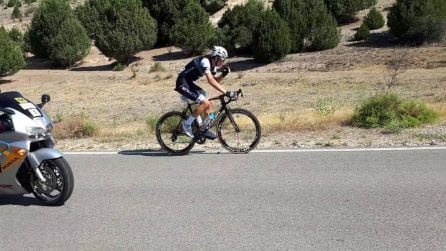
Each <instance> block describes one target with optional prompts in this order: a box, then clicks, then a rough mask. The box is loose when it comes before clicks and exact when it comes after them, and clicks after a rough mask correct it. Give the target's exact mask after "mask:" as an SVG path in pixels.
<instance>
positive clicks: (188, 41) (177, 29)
mask: <svg viewBox="0 0 446 251" xmlns="http://www.w3.org/2000/svg"><path fill="white" fill-rule="evenodd" d="M171 38H172V42H173V43H174V45H176V46H178V47H180V48H182V49H183V50H185V51H186V52H188V53H191V54H200V53H202V52H203V51H204V50H205V49H207V48H209V47H211V45H212V44H213V43H214V42H215V41H216V39H217V34H216V32H215V29H214V28H213V27H212V25H211V23H210V22H209V15H208V14H207V13H206V11H205V10H204V9H203V7H201V5H200V4H199V3H198V2H197V1H196V0H188V1H187V5H186V7H185V8H184V10H183V11H182V12H181V14H180V17H178V18H177V19H175V25H174V26H173V27H172V32H171Z"/></svg>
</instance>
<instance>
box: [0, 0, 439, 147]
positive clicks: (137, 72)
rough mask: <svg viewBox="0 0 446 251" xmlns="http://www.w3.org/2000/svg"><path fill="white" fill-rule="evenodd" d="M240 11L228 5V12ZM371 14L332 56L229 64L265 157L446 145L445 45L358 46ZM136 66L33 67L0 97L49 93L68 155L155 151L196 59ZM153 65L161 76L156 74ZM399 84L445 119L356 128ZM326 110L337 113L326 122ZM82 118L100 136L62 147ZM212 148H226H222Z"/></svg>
mask: <svg viewBox="0 0 446 251" xmlns="http://www.w3.org/2000/svg"><path fill="white" fill-rule="evenodd" d="M241 1H243V0H238V1H235V0H234V1H231V0H230V1H229V2H228V6H233V5H234V4H236V3H239V2H241ZM393 2H394V0H380V1H379V2H378V4H377V8H378V9H379V10H380V11H382V12H383V13H385V12H386V10H387V8H388V7H389V6H391V5H392V3H393ZM34 5H35V4H33V5H32V6H34ZM32 6H31V7H32ZM31 7H30V8H31ZM22 8H28V7H26V6H24V7H22ZM8 11H10V10H8V9H6V10H4V9H2V10H0V24H3V25H6V26H7V27H12V26H14V25H19V26H20V27H22V28H25V27H26V24H27V23H29V20H30V18H29V17H28V18H24V20H23V21H22V22H15V21H12V20H11V19H10V18H9V16H10V14H8ZM11 11H12V10H11ZM221 14H222V12H218V13H216V15H214V16H213V17H211V20H214V22H215V20H217V19H218V18H219V16H221ZM366 14H367V11H362V12H360V13H359V15H358V17H359V20H358V21H357V22H355V23H352V24H349V25H344V26H341V27H340V29H341V33H342V43H341V44H340V45H339V46H338V47H337V48H335V49H332V50H327V51H321V52H311V53H300V54H291V55H288V56H287V57H286V58H285V59H283V60H281V61H279V62H275V63H272V64H268V65H260V64H256V63H254V61H253V60H252V59H251V58H244V57H235V58H231V59H230V60H229V64H230V66H231V68H232V69H233V73H232V74H231V75H230V76H229V78H228V79H227V80H226V81H225V83H224V85H225V87H226V88H227V89H238V88H243V90H244V92H245V94H246V95H245V97H244V98H243V99H241V100H240V101H239V102H238V103H237V104H236V106H240V107H244V108H247V109H249V110H251V111H252V112H254V113H255V114H256V115H257V116H258V117H259V119H260V121H261V124H262V126H263V128H264V131H263V135H264V137H263V139H262V142H261V144H260V146H259V147H260V148H270V147H286V148H289V147H310V148H311V147H322V146H325V147H339V146H344V147H358V146H371V147H374V146H402V145H408V146H412V145H446V120H445V116H446V105H445V103H446V45H445V44H432V45H425V46H421V47H401V46H399V45H398V44H397V43H394V42H392V39H391V37H390V35H388V34H387V32H386V30H387V28H386V27H385V28H383V29H380V30H377V31H374V32H373V36H372V39H371V41H370V42H351V37H352V36H353V34H354V33H355V29H356V28H358V27H359V25H360V24H361V20H362V18H363V17H364V16H365V15H366ZM385 16H386V15H385ZM137 57H139V58H140V59H139V60H138V61H136V62H134V63H133V64H132V65H131V66H130V67H129V68H128V69H126V70H125V71H123V72H114V71H111V69H112V66H111V64H112V63H113V61H110V60H109V59H108V58H106V57H104V56H103V55H102V54H101V53H100V52H99V51H98V50H97V49H95V48H93V49H92V50H91V53H90V54H89V55H88V57H87V58H85V59H84V60H83V61H82V62H81V64H80V65H79V66H76V67H75V68H72V69H66V70H63V69H51V68H48V66H49V64H48V62H45V61H42V60H39V59H35V58H31V59H30V63H29V66H28V67H27V68H26V69H24V70H22V71H20V72H19V73H17V74H15V75H13V76H11V77H8V78H6V79H4V80H1V82H0V84H1V85H0V88H1V90H2V91H9V90H19V91H21V92H23V93H24V94H25V95H26V96H27V97H29V98H31V99H33V100H39V99H40V95H41V93H44V92H45V93H49V94H50V95H51V96H52V101H51V102H50V104H48V105H47V107H46V109H47V110H48V111H49V113H50V115H51V116H52V117H53V118H55V119H57V120H58V121H61V122H60V123H58V124H56V127H57V128H58V130H59V135H58V137H59V140H58V145H59V147H60V148H61V149H64V150H82V149H98V150H104V149H110V150H116V149H147V148H151V149H158V148H159V146H158V144H157V143H156V139H155V137H154V134H153V131H152V130H151V129H148V128H150V126H153V121H154V120H155V121H156V119H157V118H158V117H159V116H160V115H161V114H163V113H165V112H167V111H169V110H171V109H179V107H182V105H181V103H180V102H179V97H178V94H177V93H176V92H174V91H173V87H174V82H175V77H176V73H177V72H178V70H179V69H180V68H181V67H182V66H183V65H184V64H185V63H187V62H188V61H189V60H190V58H187V57H185V56H184V55H183V54H182V53H181V51H180V50H179V49H177V48H159V49H154V50H150V51H143V52H140V53H139V54H138V55H137ZM392 62H393V63H395V62H400V63H402V64H401V67H400V69H397V71H395V70H394V69H392V68H391V67H389V65H391V64H390V63H392ZM155 65H158V66H159V67H158V70H155V71H154V68H153V66H155ZM395 76H397V77H398V84H397V85H396V86H394V87H392V88H391V89H390V91H392V92H397V93H399V94H400V95H401V96H403V97H406V98H416V99H420V100H423V101H425V102H427V103H428V104H429V105H430V106H431V107H433V108H435V109H436V110H437V111H439V112H440V113H441V114H442V116H443V117H442V119H441V120H440V121H439V122H438V123H436V124H434V125H429V126H424V127H422V128H416V129H410V130H404V131H403V132H401V133H398V134H387V133H385V132H384V131H383V130H382V129H373V130H365V129H358V128H353V127H351V126H349V125H348V124H349V117H350V116H351V114H352V111H353V110H354V108H355V107H356V106H357V105H358V104H359V103H360V102H361V101H362V100H364V99H365V98H367V97H370V96H371V95H374V94H376V93H383V92H386V91H389V89H388V88H387V84H388V83H389V81H390V78H392V77H395ZM201 83H202V85H203V86H205V89H207V90H210V88H208V87H207V86H206V84H205V83H204V82H201ZM210 93H211V94H215V92H214V91H210ZM324 110H328V111H333V113H330V114H329V115H323V114H324V113H323V111H324ZM321 111H322V113H321ZM81 115H82V116H83V117H87V118H88V119H89V120H90V121H91V122H92V123H94V124H95V125H96V126H97V128H98V130H97V132H96V133H95V135H94V136H93V137H86V138H80V139H63V138H64V136H66V135H69V132H68V131H69V130H70V128H72V127H70V126H72V124H73V123H74V122H76V121H79V118H80V117H81ZM73 121H74V122H73ZM205 147H213V148H218V149H220V148H221V147H220V146H219V145H218V144H215V143H214V144H207V145H205Z"/></svg>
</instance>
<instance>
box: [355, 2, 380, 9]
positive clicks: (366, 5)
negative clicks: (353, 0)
mask: <svg viewBox="0 0 446 251" xmlns="http://www.w3.org/2000/svg"><path fill="white" fill-rule="evenodd" d="M376 2H377V0H362V1H361V3H360V4H359V10H364V9H368V8H370V7H372V6H373V5H375V4H376Z"/></svg>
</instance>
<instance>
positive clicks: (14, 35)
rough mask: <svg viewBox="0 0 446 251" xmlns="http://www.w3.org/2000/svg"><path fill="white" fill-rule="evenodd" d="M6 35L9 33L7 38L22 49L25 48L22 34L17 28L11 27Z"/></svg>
mask: <svg viewBox="0 0 446 251" xmlns="http://www.w3.org/2000/svg"><path fill="white" fill-rule="evenodd" d="M8 35H9V38H10V39H11V40H12V41H14V42H15V43H16V44H18V45H19V46H20V48H21V49H22V51H23V50H24V48H25V40H24V37H23V34H22V33H21V32H20V31H19V29H17V28H16V27H14V28H12V29H11V30H10V31H9V33H8Z"/></svg>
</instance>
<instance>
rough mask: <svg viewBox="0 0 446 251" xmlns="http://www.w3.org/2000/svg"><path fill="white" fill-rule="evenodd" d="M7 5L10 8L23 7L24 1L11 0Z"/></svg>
mask: <svg viewBox="0 0 446 251" xmlns="http://www.w3.org/2000/svg"><path fill="white" fill-rule="evenodd" d="M7 6H8V8H11V7H22V2H21V1H20V0H9V1H8V5H7Z"/></svg>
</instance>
